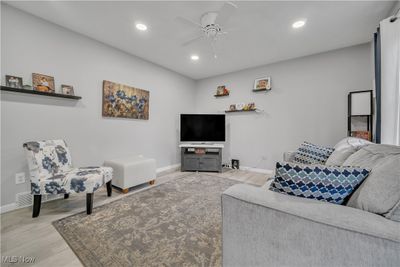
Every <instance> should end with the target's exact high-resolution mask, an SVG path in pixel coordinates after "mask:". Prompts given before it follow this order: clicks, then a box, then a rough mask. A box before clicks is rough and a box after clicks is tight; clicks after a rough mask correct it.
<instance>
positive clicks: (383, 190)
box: [343, 144, 400, 219]
mask: <svg viewBox="0 0 400 267" xmlns="http://www.w3.org/2000/svg"><path fill="white" fill-rule="evenodd" d="M343 165H348V166H360V167H363V168H370V169H371V173H370V175H369V176H368V178H367V179H366V180H365V181H364V182H363V183H362V184H361V185H360V187H359V188H358V189H357V190H356V191H355V192H354V194H353V195H352V196H351V198H350V200H349V202H348V203H347V205H348V206H349V207H353V208H358V209H362V210H366V211H369V212H373V213H377V214H381V215H385V216H386V217H387V218H389V219H394V218H395V217H396V214H399V212H396V211H395V210H394V209H395V208H396V207H397V208H399V202H400V193H399V192H400V147H399V146H391V145H375V144H374V145H368V146H365V147H363V148H361V149H360V150H359V151H357V152H356V153H354V154H353V155H351V156H350V157H349V158H348V159H347V160H346V161H345V162H344V163H343ZM397 217H399V216H398V215H397Z"/></svg>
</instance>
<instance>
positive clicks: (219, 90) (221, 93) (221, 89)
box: [215, 85, 229, 96]
mask: <svg viewBox="0 0 400 267" xmlns="http://www.w3.org/2000/svg"><path fill="white" fill-rule="evenodd" d="M228 95H229V90H228V89H227V88H226V87H225V85H220V86H218V87H217V93H216V94H215V96H228Z"/></svg>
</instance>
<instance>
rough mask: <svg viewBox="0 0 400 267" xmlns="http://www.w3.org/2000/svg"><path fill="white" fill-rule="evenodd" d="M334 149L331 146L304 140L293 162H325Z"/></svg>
mask: <svg viewBox="0 0 400 267" xmlns="http://www.w3.org/2000/svg"><path fill="white" fill-rule="evenodd" d="M333 150H334V149H333V148H331V147H324V146H320V145H314V144H311V143H308V142H303V144H301V145H300V147H299V148H298V149H297V151H296V153H295V155H294V157H293V162H294V163H300V164H325V162H326V160H327V159H328V158H329V156H330V155H331V154H332V152H333Z"/></svg>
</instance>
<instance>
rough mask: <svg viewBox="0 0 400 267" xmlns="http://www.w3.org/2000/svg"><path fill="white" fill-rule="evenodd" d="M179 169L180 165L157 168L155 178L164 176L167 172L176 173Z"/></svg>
mask: <svg viewBox="0 0 400 267" xmlns="http://www.w3.org/2000/svg"><path fill="white" fill-rule="evenodd" d="M180 167H181V164H173V165H168V166H164V167H160V168H157V170H156V173H157V176H162V175H165V174H167V173H169V172H173V171H177V170H179V168H180Z"/></svg>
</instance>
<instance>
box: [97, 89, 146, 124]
mask: <svg viewBox="0 0 400 267" xmlns="http://www.w3.org/2000/svg"><path fill="white" fill-rule="evenodd" d="M149 97H150V93H149V91H146V90H142V89H138V88H135V87H131V86H128V85H123V84H119V83H114V82H110V81H103V116H104V117H119V118H130V119H140V120H148V119H149Z"/></svg>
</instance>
